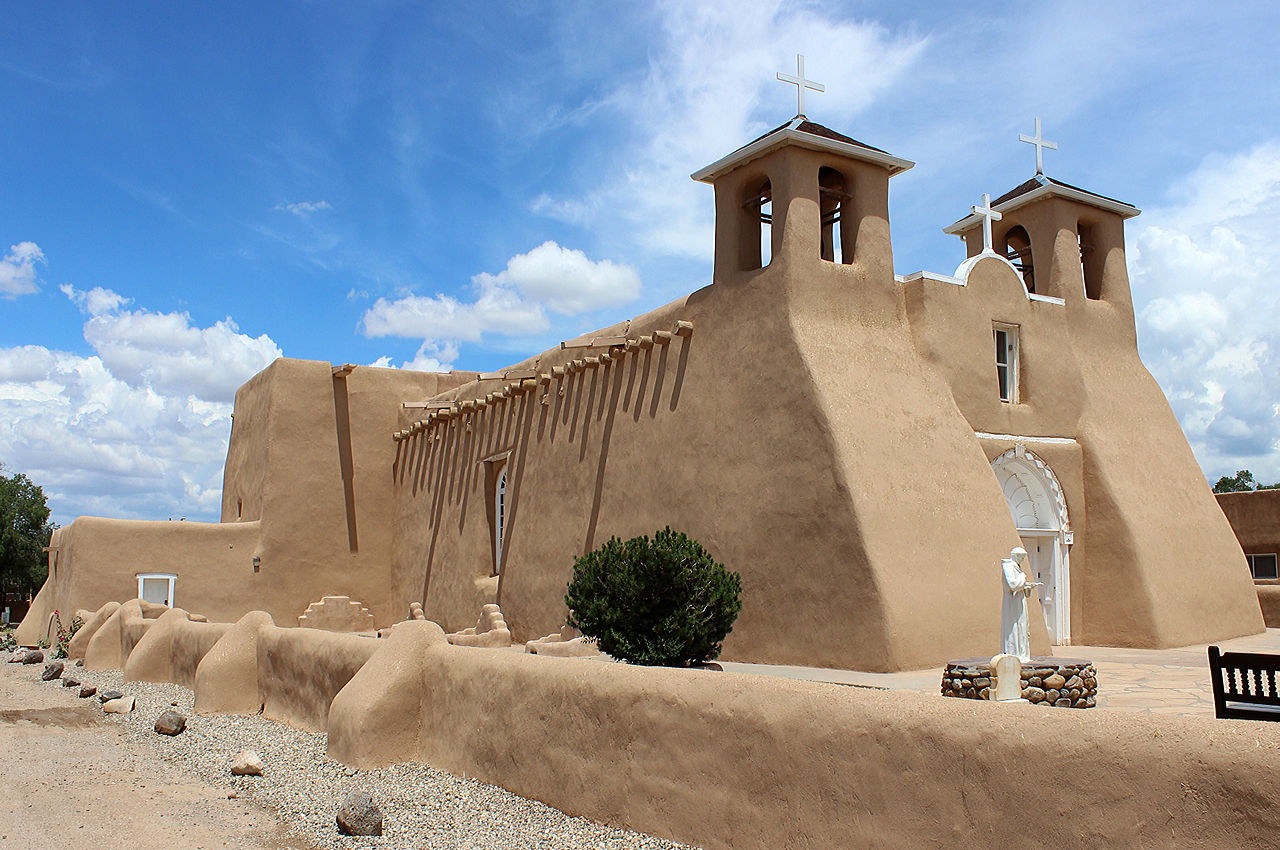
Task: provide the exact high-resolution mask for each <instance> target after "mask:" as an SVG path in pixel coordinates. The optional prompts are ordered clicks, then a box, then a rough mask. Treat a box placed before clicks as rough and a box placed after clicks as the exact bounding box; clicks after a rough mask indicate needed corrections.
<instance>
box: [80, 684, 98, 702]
mask: <svg viewBox="0 0 1280 850" xmlns="http://www.w3.org/2000/svg"><path fill="white" fill-rule="evenodd" d="M97 692H98V689H97V688H96V687H94V686H93V685H83V686H81V688H80V699H86V698H88V697H91V696H93V695H94V694H96V693H97Z"/></svg>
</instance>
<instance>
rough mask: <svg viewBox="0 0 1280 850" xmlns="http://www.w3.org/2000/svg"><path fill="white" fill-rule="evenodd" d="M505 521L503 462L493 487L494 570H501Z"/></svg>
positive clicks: (505, 499)
mask: <svg viewBox="0 0 1280 850" xmlns="http://www.w3.org/2000/svg"><path fill="white" fill-rule="evenodd" d="M506 523H507V467H506V464H503V466H502V469H501V470H500V471H499V472H498V481H497V483H496V484H495V485H494V488H493V551H494V558H495V559H496V562H497V570H496V572H498V573H501V572H502V538H503V532H504V531H505V530H506Z"/></svg>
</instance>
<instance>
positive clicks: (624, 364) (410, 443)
mask: <svg viewBox="0 0 1280 850" xmlns="http://www.w3.org/2000/svg"><path fill="white" fill-rule="evenodd" d="M667 336H668V339H667V340H666V341H665V342H660V341H658V340H653V339H652V337H645V338H643V339H644V340H645V341H644V342H643V343H641V344H638V345H636V346H634V347H632V346H631V345H629V344H628V345H627V346H619V347H617V348H614V349H612V351H611V353H610V356H609V357H608V359H606V358H603V357H586V358H582V359H580V360H574V361H571V362H570V363H569V364H567V365H566V366H557V367H554V368H552V369H551V370H550V378H549V380H547V381H546V382H545V383H544V382H543V381H542V380H536V379H535V380H530V381H529V383H525V382H524V381H521V382H519V383H518V384H513V385H510V386H509V387H507V388H506V389H507V390H510V394H509V395H506V394H505V393H506V391H505V390H504V392H503V393H499V394H496V397H494V398H493V401H492V403H482V405H481V406H479V407H478V408H477V409H475V410H474V411H466V412H464V413H462V414H461V415H459V416H453V417H451V418H448V419H441V420H437V421H436V422H435V423H434V424H433V425H432V426H431V427H429V428H428V429H426V430H424V431H420V432H418V433H415V434H413V435H412V436H411V437H409V438H408V439H405V440H403V441H401V442H400V444H399V445H398V447H397V449H396V458H395V462H394V464H393V466H392V477H393V480H394V482H395V484H396V485H398V486H404V485H405V484H406V482H407V483H408V484H409V485H410V486H411V488H412V494H413V495H414V496H417V494H418V493H419V492H420V491H423V490H426V491H427V492H429V493H430V495H431V502H430V506H429V509H428V511H427V524H428V528H430V529H431V537H430V542H429V545H428V549H427V564H428V567H427V575H426V576H425V577H424V582H423V589H422V598H424V599H425V598H426V595H427V585H428V584H429V582H430V572H431V567H430V565H431V564H434V563H435V555H436V544H437V540H438V537H439V533H440V527H441V524H442V523H441V518H442V516H443V514H444V510H445V508H446V506H450V507H452V506H457V508H458V509H457V516H458V526H457V530H458V532H459V533H460V532H462V531H463V530H464V529H465V527H466V522H467V514H468V510H467V509H468V506H469V502H470V498H471V494H472V493H473V492H474V490H475V485H476V483H477V482H476V477H477V476H478V475H483V474H484V473H485V468H486V464H485V463H484V461H485V460H486V459H488V458H491V457H492V456H493V455H494V454H495V453H499V452H501V453H507V452H509V459H508V461H507V464H508V466H507V474H508V475H509V476H510V485H509V486H510V491H511V492H512V493H513V494H516V495H515V498H513V499H512V500H511V504H510V507H509V508H508V510H509V515H508V517H507V520H506V522H505V523H504V527H505V528H508V529H510V532H509V533H510V536H512V537H514V536H515V535H516V534H517V533H518V529H519V524H518V523H517V521H516V520H517V517H518V511H519V510H520V499H519V496H518V494H519V493H520V483H521V480H522V479H523V476H524V468H525V463H524V462H525V458H526V456H527V454H528V451H529V448H530V446H531V445H532V444H542V443H546V444H547V445H553V444H555V443H556V441H557V440H559V441H563V442H565V443H567V444H568V445H575V444H576V445H577V446H578V447H579V451H578V460H579V462H585V461H586V460H587V452H588V450H589V444H590V442H591V440H592V439H593V437H594V436H595V434H596V432H597V430H598V431H599V443H600V447H599V454H598V457H597V458H596V460H595V466H596V469H595V478H594V486H593V490H592V499H591V511H590V520H589V522H588V525H587V532H586V539H585V541H584V545H583V551H584V552H585V551H590V550H592V549H594V548H595V535H596V526H597V523H598V521H599V516H600V503H601V497H602V494H603V492H604V481H605V470H606V467H607V465H608V461H609V446H610V441H611V439H612V437H613V431H614V426H615V422H616V421H617V418H618V417H619V416H620V415H621V416H628V415H629V416H631V418H632V419H633V420H634V421H635V422H639V421H640V420H641V419H642V418H644V417H648V418H649V419H655V418H657V417H658V416H659V414H660V413H661V412H664V411H666V412H674V411H675V410H676V409H677V408H678V407H679V405H680V396H681V391H682V389H683V387H684V379H685V372H686V370H687V367H688V363H689V357H690V355H691V350H692V346H693V336H692V335H691V334H687V335H681V336H673V335H671V334H668V335H667ZM673 349H674V350H673ZM544 374H545V373H544ZM486 398H489V397H486ZM483 401H484V399H481V402H483ZM487 485H488V486H487V487H486V493H487V492H489V490H490V489H491V487H492V482H487ZM490 501H492V499H491V500H490ZM508 543H509V541H508ZM504 548H505V547H504Z"/></svg>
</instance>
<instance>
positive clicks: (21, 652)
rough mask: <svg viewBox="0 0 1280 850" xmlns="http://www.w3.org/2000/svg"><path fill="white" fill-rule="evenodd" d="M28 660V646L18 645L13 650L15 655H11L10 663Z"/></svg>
mask: <svg viewBox="0 0 1280 850" xmlns="http://www.w3.org/2000/svg"><path fill="white" fill-rule="evenodd" d="M26 660H27V648H26V647H25V646H20V647H18V648H17V649H15V650H14V651H13V655H10V656H9V663H10V664H21V663H22V662H23V661H26Z"/></svg>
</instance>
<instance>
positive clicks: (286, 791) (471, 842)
mask: <svg viewBox="0 0 1280 850" xmlns="http://www.w3.org/2000/svg"><path fill="white" fill-rule="evenodd" d="M25 669H26V670H31V671H32V672H33V673H34V674H35V675H34V678H36V679H38V678H39V675H38V674H39V671H40V669H43V665H37V666H35V667H34V669H33V668H32V667H26V668H25ZM65 675H67V676H71V677H73V678H76V679H79V680H81V681H82V682H85V683H87V684H93V685H96V686H97V687H98V690H99V691H103V690H107V689H110V688H115V689H117V690H120V691H122V692H124V693H125V695H126V696H133V697H136V698H137V705H136V707H135V709H134V711H133V714H132V715H127V716H124V715H105V716H106V717H107V719H108V720H109V721H110V722H112V723H116V724H118V725H119V726H120V729H121V732H122V733H123V734H124V735H125V736H126V737H127V738H128V739H130V740H132V741H133V742H135V743H136V744H138V745H139V746H140V747H146V748H150V749H151V750H153V751H155V752H156V753H157V754H159V755H160V756H161V757H162V758H164V759H165V760H166V761H169V762H172V763H175V764H177V765H178V766H181V767H185V768H187V769H189V770H191V771H192V772H194V773H195V774H197V775H198V776H200V777H201V778H202V779H204V780H205V781H207V782H209V783H211V784H213V785H215V786H218V787H225V788H226V789H227V793H228V794H233V793H234V794H236V795H237V796H238V797H240V798H244V799H247V800H249V801H252V802H254V803H257V804H260V805H262V806H264V807H266V808H268V809H269V810H272V811H274V812H275V813H276V814H277V815H278V816H279V817H280V819H281V820H282V821H283V822H284V825H285V826H286V827H287V828H288V829H289V830H290V833H291V834H292V835H293V836H294V837H295V838H297V839H299V840H302V841H305V842H307V843H310V844H313V845H314V846H315V847H322V848H365V847H370V848H392V847H395V848H400V847H430V848H433V850H516V848H546V850H578V849H579V848H581V850H622V848H634V847H639V848H654V850H658V848H672V850H678V848H681V847H684V846H685V845H681V844H675V843H673V842H671V841H667V840H664V839H659V838H654V837H652V836H647V835H642V834H639V833H635V832H629V831H627V830H623V829H617V828H613V827H608V826H604V825H602V824H598V823H595V822H593V821H589V820H586V819H584V818H576V817H570V816H569V815H566V814H564V813H563V812H560V811H558V810H556V809H553V808H551V807H550V806H547V805H545V804H543V803H539V802H537V801H534V800H527V799H525V798H523V797H518V796H516V795H515V794H512V793H510V792H509V791H506V790H504V789H502V788H497V787H495V786H492V785H485V784H483V783H481V782H478V781H475V780H472V779H459V778H458V777H456V776H452V775H450V774H447V773H443V772H441V771H438V770H434V769H432V768H430V767H427V766H425V765H411V764H405V765H396V766H393V767H388V768H381V769H378V770H368V771H356V770H355V769H354V768H344V767H343V766H342V765H341V764H339V763H338V762H336V761H334V760H333V759H331V758H329V757H328V755H327V754H326V753H325V736H324V735H323V734H322V733H319V732H305V731H301V730H298V729H294V728H292V727H290V726H287V725H285V724H283V723H278V722H276V721H273V720H268V719H266V718H263V717H262V716H252V717H231V716H212V717H201V716H199V715H196V714H195V713H194V711H193V708H192V696H193V695H192V692H191V691H189V690H187V689H186V688H183V687H181V686H178V685H169V684H163V685H162V684H153V683H150V682H125V681H124V678H123V676H122V675H121V674H120V673H118V672H108V671H93V672H90V671H86V670H84V669H83V668H81V667H71V666H68V667H67V670H66V673H65ZM61 684H62V683H61V682H58V681H53V682H49V683H47V684H46V685H45V686H46V687H48V688H50V689H57V691H59V692H61V693H63V694H65V700H66V701H67V702H68V703H73V702H80V700H79V699H78V698H77V697H76V696H75V689H71V688H63V687H61ZM93 702H94V703H95V705H96V703H97V699H96V698H93ZM168 708H173V709H174V710H176V711H179V712H181V713H182V714H184V715H186V718H187V729H186V731H185V732H183V733H182V734H180V735H178V736H176V737H173V738H170V737H166V736H163V735H158V734H156V732H155V730H154V725H155V721H156V718H157V717H158V716H159V715H160V713H161V712H162V711H164V710H165V709H168ZM241 750H256V751H257V752H258V754H259V755H261V756H262V759H263V762H264V764H265V766H266V770H265V775H264V776H260V777H251V776H231V775H230V771H229V765H230V762H231V760H232V758H234V757H235V755H236V754H237V753H239V752H240V751H241ZM357 787H359V788H363V789H365V790H367V791H369V792H370V793H371V794H372V795H373V799H374V802H375V803H376V804H377V805H378V806H379V807H380V808H381V809H382V812H383V817H384V822H383V835H382V836H381V837H380V838H354V837H348V836H340V835H338V832H337V827H336V826H335V824H334V814H335V812H336V811H337V808H338V805H339V802H340V801H341V799H342V798H343V797H344V796H345V795H346V794H347V792H348V791H350V790H351V789H353V788H357Z"/></svg>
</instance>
